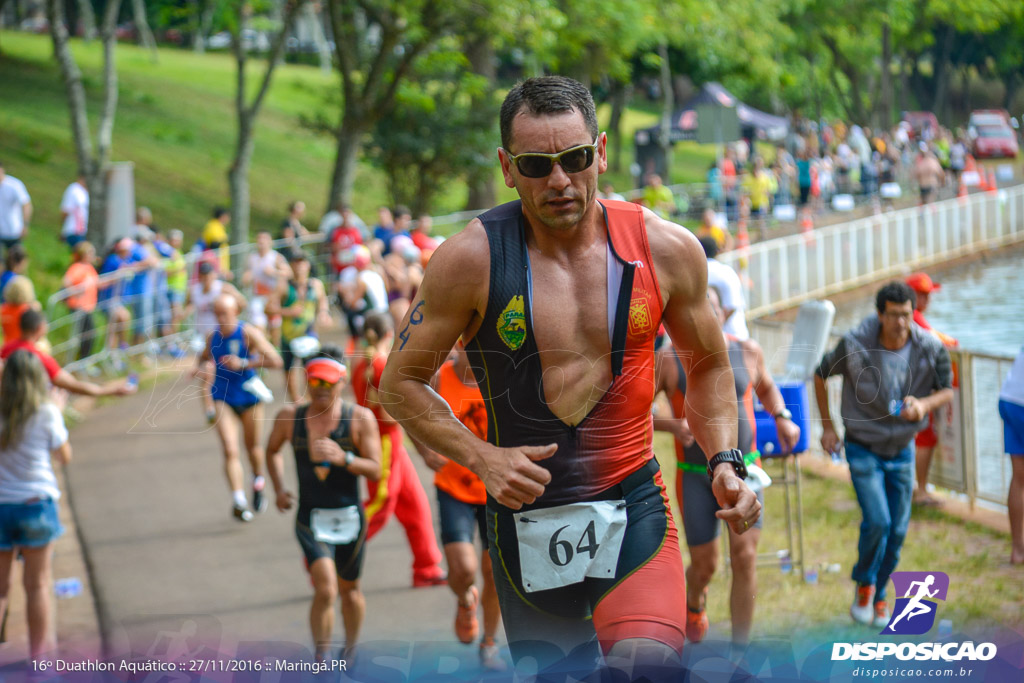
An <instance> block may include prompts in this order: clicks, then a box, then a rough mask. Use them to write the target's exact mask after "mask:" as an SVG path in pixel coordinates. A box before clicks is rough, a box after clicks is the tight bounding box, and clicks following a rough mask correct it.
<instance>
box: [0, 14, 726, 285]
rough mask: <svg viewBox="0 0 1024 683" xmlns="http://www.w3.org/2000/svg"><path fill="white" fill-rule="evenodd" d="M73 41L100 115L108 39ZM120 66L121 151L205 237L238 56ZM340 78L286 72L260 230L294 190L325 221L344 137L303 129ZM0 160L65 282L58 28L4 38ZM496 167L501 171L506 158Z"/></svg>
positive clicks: (45, 254) (142, 188) (261, 162)
mask: <svg viewBox="0 0 1024 683" xmlns="http://www.w3.org/2000/svg"><path fill="white" fill-rule="evenodd" d="M72 50H73V52H74V55H75V58H76V59H77V60H78V63H79V65H80V66H81V68H82V70H83V73H84V77H85V83H86V88H87V92H88V97H89V105H90V110H91V111H92V112H94V113H95V112H96V111H98V109H99V106H100V96H101V86H102V80H101V75H100V68H101V52H100V45H99V43H97V42H93V43H92V44H89V45H87V44H84V43H82V42H81V41H77V40H76V41H73V43H72ZM117 63H118V75H119V92H120V95H119V102H118V110H117V118H116V121H115V127H114V147H113V155H112V158H113V160H114V161H131V162H133V163H134V165H135V196H136V201H137V203H138V204H140V205H146V206H149V207H150V208H151V209H153V213H154V216H155V218H156V221H157V223H158V224H160V225H161V226H162V227H164V228H180V229H182V230H184V231H185V233H186V235H189V236H195V235H197V234H198V232H199V230H200V229H201V228H202V225H203V224H204V222H205V221H206V219H207V217H208V213H209V211H210V209H211V207H213V206H214V205H217V204H227V202H228V187H227V177H226V173H227V168H228V165H229V163H230V160H231V156H232V148H233V144H234V135H235V116H234V105H233V97H234V95H233V92H234V83H235V80H234V79H235V66H234V63H233V62H232V60H231V58H230V57H229V56H228V55H226V54H206V55H197V54H194V53H191V52H186V51H179V50H170V49H165V50H161V52H160V60H159V63H157V64H154V63H153V62H152V61H151V60H150V56H149V54H148V53H147V52H145V51H143V50H141V49H139V48H138V47H136V46H133V45H125V44H121V45H118V47H117ZM261 68H262V64H260V63H258V62H257V63H255V64H253V65H252V72H251V76H250V81H252V82H251V83H250V87H253V88H255V87H256V85H257V83H256V81H257V80H258V78H259V76H260V75H261V74H260V70H261ZM336 84H337V76H336V75H335V74H323V73H321V72H320V70H319V69H316V68H312V67H308V66H293V65H282V66H281V67H280V68H279V69H278V71H277V73H276V75H275V78H274V82H273V86H272V88H271V91H270V93H269V95H268V97H267V100H266V104H265V106H264V109H263V111H262V113H261V115H260V118H259V120H258V124H257V137H256V151H255V155H254V158H253V165H252V172H251V183H252V204H253V206H252V228H253V229H258V228H268V227H269V228H271V229H273V230H275V231H276V229H277V226H278V225H279V223H280V221H281V219H282V218H283V216H284V214H285V207H286V205H287V204H288V202H290V201H292V200H295V199H302V200H304V201H305V202H306V203H307V205H308V207H309V215H308V217H307V221H306V222H307V223H312V224H315V223H316V222H317V221H318V218H319V216H320V215H321V214H322V212H323V210H324V208H325V202H326V195H327V188H328V185H329V183H330V177H331V172H332V168H333V161H334V142H333V139H331V138H329V137H326V136H322V135H317V134H315V133H313V132H311V131H309V130H307V129H305V128H303V127H302V126H301V125H300V124H299V120H300V116H301V115H302V114H304V113H305V114H309V113H312V112H313V111H314V110H316V109H317V108H319V107H320V106H321V102H322V99H323V97H324V93H325V92H326V91H327V90H328V89H330V88H333V87H336ZM608 113H609V112H608V108H607V107H602V108H601V110H600V111H599V118H600V120H601V122H602V123H604V122H605V121H607V117H608ZM656 120H657V117H656V115H655V114H652V113H650V112H645V111H642V110H639V109H638V110H631V111H629V112H627V114H626V116H625V121H624V125H623V129H624V141H625V145H624V149H623V153H624V156H625V157H626V158H625V159H624V160H623V164H622V166H623V171H622V172H621V173H618V174H611V175H610V176H609V177H608V178H607V179H608V180H610V181H611V182H613V183H614V184H615V186H616V187H617V188H618V189H620V190H624V189H628V188H629V186H630V181H629V177H628V175H627V174H628V168H629V163H630V161H632V131H633V130H635V129H636V128H638V127H641V126H650V125H653V124H654V123H655V122H656ZM94 123H95V122H94ZM495 142H496V143H497V140H495ZM713 156H714V151H713V150H712V149H711V148H707V147H701V146H698V145H693V144H687V145H679V146H677V148H676V151H675V155H674V160H675V166H674V170H673V174H672V176H673V177H672V180H673V181H674V182H683V181H693V180H698V179H700V178H702V177H703V174H704V169H705V168H706V167H707V163H708V162H709V161H710V159H712V158H713ZM0 159H3V161H4V163H5V164H6V168H7V172H8V173H10V174H11V175H14V176H16V177H18V178H20V179H21V180H23V181H24V182H25V184H26V185H27V186H28V189H29V192H30V193H31V195H32V199H33V204H34V205H35V218H34V219H33V221H32V226H31V232H30V236H29V237H28V240H27V242H28V245H29V249H30V251H31V253H32V255H33V259H34V263H33V266H32V273H33V278H34V279H35V280H36V282H37V287H38V289H39V290H40V294H41V295H43V296H45V295H46V294H48V293H49V292H51V291H53V289H55V288H56V286H57V283H58V280H59V276H60V273H62V272H63V270H64V268H65V267H66V265H67V262H66V259H67V251H66V249H65V248H64V247H63V246H62V245H61V244H60V243H59V241H58V238H57V235H58V233H59V204H60V197H61V194H62V192H63V190H64V188H65V187H66V186H67V184H68V183H69V182H71V180H73V178H74V176H75V169H76V161H75V155H74V148H73V145H72V142H71V133H70V128H69V119H68V110H67V104H66V100H65V89H64V84H63V82H62V80H61V77H60V72H59V69H58V67H57V65H56V63H55V62H54V61H53V59H52V46H51V44H50V40H49V37H48V36H45V35H31V34H23V33H14V32H3V33H2V35H0ZM495 174H496V177H498V178H500V173H499V172H498V169H497V164H495ZM355 187H356V191H355V195H354V197H353V204H354V207H355V209H356V211H357V212H358V213H359V214H360V215H362V216H363V217H364V218H366V219H368V220H370V219H372V218H374V217H375V209H376V207H377V206H379V205H381V204H383V203H386V202H387V200H388V197H387V188H386V185H385V182H384V178H383V177H382V175H381V174H380V173H379V172H378V171H377V170H375V169H373V168H372V167H371V166H369V165H368V164H365V163H361V164H360V166H359V171H358V174H357V177H356V185H355ZM499 191H500V195H499V196H500V198H501V199H502V200H505V199H511V198H513V196H514V195H513V193H512V191H511V190H508V189H507V188H505V187H504V186H503V185H502V184H501V183H500V182H499ZM465 196H466V190H465V187H464V186H463V184H462V183H453V185H452V187H450V188H449V189H448V191H447V192H446V194H445V195H444V196H443V197H441V198H440V201H439V205H438V206H437V207H435V211H436V213H446V212H450V211H456V210H459V209H461V208H463V205H464V202H465Z"/></svg>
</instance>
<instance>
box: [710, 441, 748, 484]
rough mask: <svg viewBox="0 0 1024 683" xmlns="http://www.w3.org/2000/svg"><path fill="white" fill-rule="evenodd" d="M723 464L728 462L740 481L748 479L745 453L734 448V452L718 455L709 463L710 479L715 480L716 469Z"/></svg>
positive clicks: (729, 451) (723, 452)
mask: <svg viewBox="0 0 1024 683" xmlns="http://www.w3.org/2000/svg"><path fill="white" fill-rule="evenodd" d="M723 462H727V463H729V464H730V465H732V466H733V469H735V470H736V476H737V477H739V478H740V479H746V478H747V464H746V463H745V462H743V451H741V450H740V449H738V448H733V449H732V450H728V451H722V452H721V453H717V454H716V455H715V456H714V457H713V458H711V460H709V461H708V479H712V480H714V478H715V468H716V467H718V466H719V465H721V464H722V463H723Z"/></svg>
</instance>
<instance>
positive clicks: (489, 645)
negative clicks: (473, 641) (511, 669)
mask: <svg viewBox="0 0 1024 683" xmlns="http://www.w3.org/2000/svg"><path fill="white" fill-rule="evenodd" d="M480 666H482V667H483V668H484V669H486V670H487V671H505V670H507V669H508V663H507V662H506V661H505V660H504V659H502V658H501V650H500V649H499V648H498V646H497V644H495V642H494V641H493V640H492V641H490V642H487V641H483V642H481V643H480Z"/></svg>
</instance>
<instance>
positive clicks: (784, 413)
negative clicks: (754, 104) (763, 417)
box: [772, 407, 793, 422]
mask: <svg viewBox="0 0 1024 683" xmlns="http://www.w3.org/2000/svg"><path fill="white" fill-rule="evenodd" d="M772 417H774V418H775V419H779V418H780V417H781V418H782V419H783V420H789V421H790V422H792V421H793V413H791V412H789V408H786V407H783V408H782V409H781V410H779V411H778V412H776V413H775V415H773V416H772Z"/></svg>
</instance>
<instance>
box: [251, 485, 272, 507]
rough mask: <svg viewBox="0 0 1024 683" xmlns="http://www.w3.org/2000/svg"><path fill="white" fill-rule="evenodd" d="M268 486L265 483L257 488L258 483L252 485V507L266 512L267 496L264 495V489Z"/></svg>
mask: <svg viewBox="0 0 1024 683" xmlns="http://www.w3.org/2000/svg"><path fill="white" fill-rule="evenodd" d="M266 486H267V485H266V484H263V485H262V486H260V487H259V488H256V484H253V485H252V509H253V510H254V511H255V512H265V511H266V509H267V505H268V502H267V497H266V496H265V495H263V489H265V488H266Z"/></svg>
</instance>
